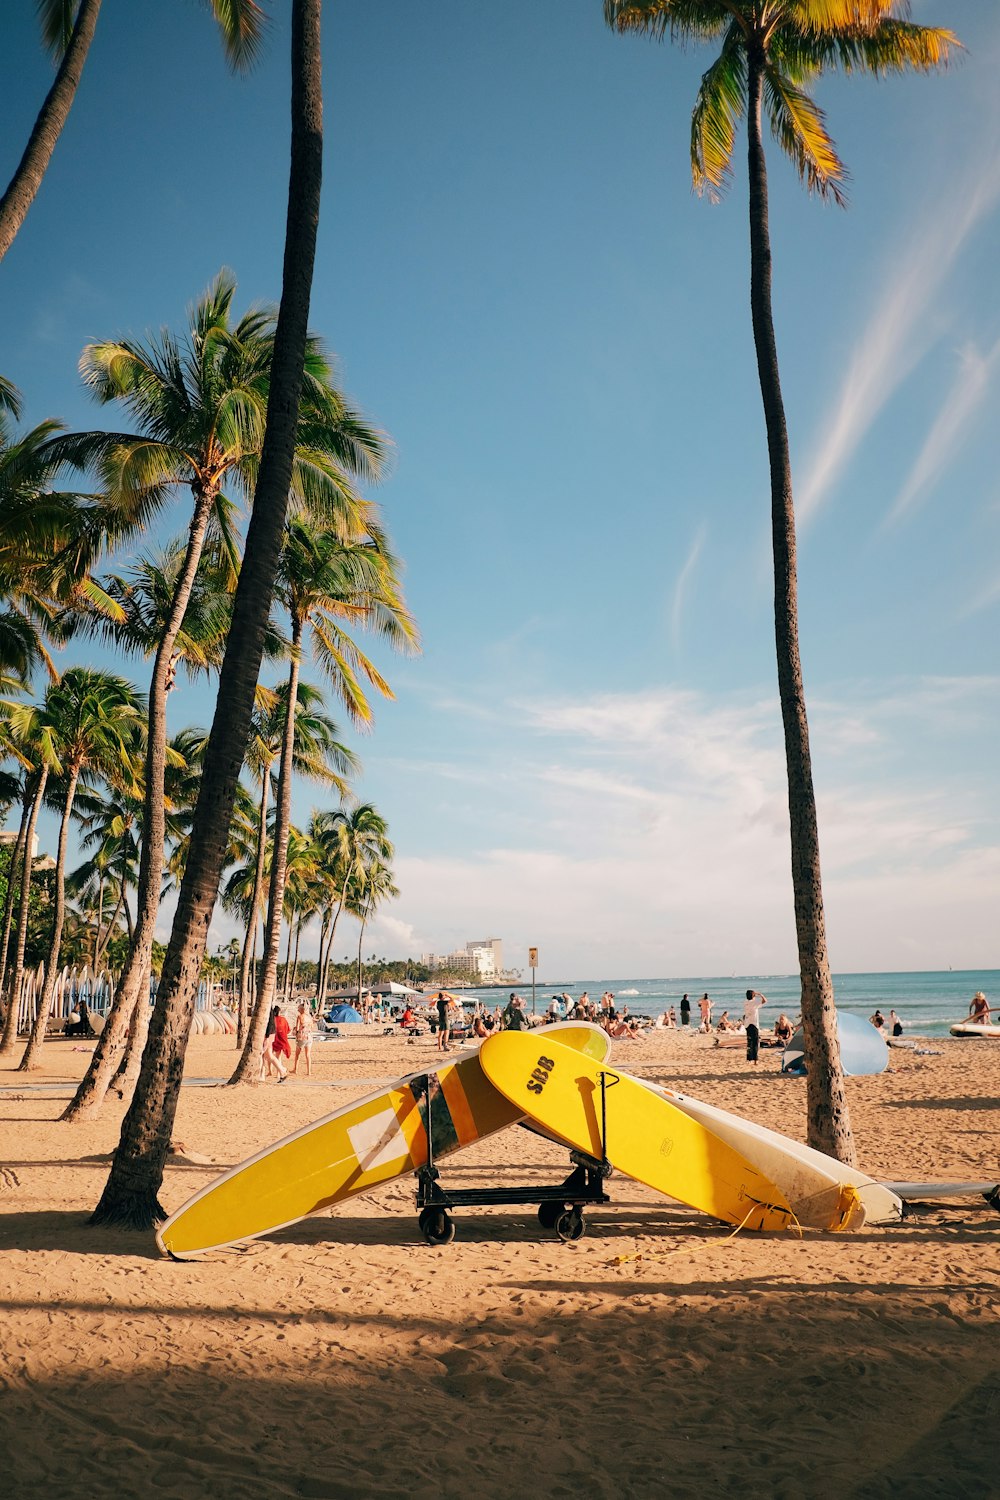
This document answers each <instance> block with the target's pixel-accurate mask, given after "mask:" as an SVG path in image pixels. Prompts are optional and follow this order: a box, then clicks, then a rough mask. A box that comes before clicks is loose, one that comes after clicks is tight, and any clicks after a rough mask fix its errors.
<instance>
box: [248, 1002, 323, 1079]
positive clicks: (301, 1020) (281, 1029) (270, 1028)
mask: <svg viewBox="0 0 1000 1500" xmlns="http://www.w3.org/2000/svg"><path fill="white" fill-rule="evenodd" d="M312 1039H313V1017H312V1011H311V1010H310V1009H309V1005H308V1002H307V1001H305V1000H300V1001H299V1004H298V1009H297V1011H296V1012H295V1019H294V1020H293V1021H292V1022H291V1023H289V1020H288V1017H287V1016H286V1015H285V1014H284V1012H283V1011H282V1009H281V1006H280V1005H273V1006H272V1007H271V1014H270V1015H269V1016H268V1018H267V1029H266V1031H265V1032H264V1042H263V1045H262V1047H261V1050H260V1081H261V1083H263V1082H264V1080H265V1079H267V1078H273V1077H274V1076H275V1074H277V1078H278V1082H279V1083H284V1082H285V1081H286V1080H287V1078H288V1075H289V1073H297V1072H298V1069H299V1063H300V1061H301V1062H303V1064H304V1070H305V1075H306V1077H307V1078H308V1077H309V1075H310V1073H311V1072H312ZM293 1041H294V1043H295V1061H294V1062H292V1048H291V1043H292V1042H293ZM283 1058H287V1059H288V1061H289V1062H292V1066H291V1067H290V1068H287V1067H286V1066H285V1064H284V1062H283V1061H282V1059H283Z"/></svg>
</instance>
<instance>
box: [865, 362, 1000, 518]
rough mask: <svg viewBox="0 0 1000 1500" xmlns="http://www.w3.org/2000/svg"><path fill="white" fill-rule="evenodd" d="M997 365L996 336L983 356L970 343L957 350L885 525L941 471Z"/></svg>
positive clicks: (910, 504)
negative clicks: (950, 380)
mask: <svg viewBox="0 0 1000 1500" xmlns="http://www.w3.org/2000/svg"><path fill="white" fill-rule="evenodd" d="M998 367H1000V339H998V340H997V342H996V343H995V344H994V345H993V348H992V349H991V350H990V351H989V353H988V354H986V355H983V354H981V353H980V352H979V350H978V349H976V348H975V347H974V346H973V345H967V346H966V347H965V348H964V349H962V350H961V351H960V353H959V361H958V370H957V375H956V378H955V382H954V384H953V385H952V388H951V390H950V392H949V393H948V396H947V398H946V400H945V402H944V404H943V406H942V407H941V410H940V411H939V413H938V415H937V418H936V419H935V421H934V423H933V425H932V426H931V429H930V431H929V432H928V434H927V437H926V439H925V440H924V444H923V447H922V448H921V450H920V452H919V453H918V454H917V457H916V459H915V461H914V463H913V467H912V468H911V470H910V472H909V474H908V475H907V476H906V479H905V481H904V483H903V487H902V489H901V490H900V492H899V494H898V495H897V497H896V502H895V504H894V505H893V507H892V510H891V511H890V512H889V515H888V517H887V524H891V523H893V522H895V521H898V520H900V519H901V518H902V517H903V516H904V515H905V513H906V512H907V511H908V510H911V509H912V508H913V506H914V505H915V504H916V502H917V501H918V500H919V499H920V498H921V497H922V496H923V495H925V494H926V492H927V490H928V489H929V488H930V486H931V485H932V484H933V483H934V481H935V480H936V479H937V478H938V477H939V475H940V474H941V473H942V472H943V471H944V468H945V465H946V464H947V462H948V460H949V459H950V458H951V456H952V454H953V453H954V452H955V449H956V448H957V446H958V443H959V440H960V438H961V437H962V436H963V434H964V433H965V432H966V431H967V430H968V428H969V426H970V425H971V423H972V420H973V418H974V417H975V416H976V414H977V412H978V411H979V410H980V408H981V407H982V405H983V402H984V401H985V399H986V396H987V394H988V393H989V390H990V386H991V385H992V383H993V381H994V378H995V376H996V373H997V369H998Z"/></svg>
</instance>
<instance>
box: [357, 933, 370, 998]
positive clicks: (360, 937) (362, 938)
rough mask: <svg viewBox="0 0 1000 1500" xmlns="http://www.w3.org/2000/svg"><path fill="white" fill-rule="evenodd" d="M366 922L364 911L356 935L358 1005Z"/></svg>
mask: <svg viewBox="0 0 1000 1500" xmlns="http://www.w3.org/2000/svg"><path fill="white" fill-rule="evenodd" d="M367 921H368V912H367V910H366V911H365V912H364V914H363V916H362V918H361V931H360V932H359V933H358V1004H359V1005H360V1004H361V975H362V965H361V945H362V943H363V942H364V940H365V925H366V923H367Z"/></svg>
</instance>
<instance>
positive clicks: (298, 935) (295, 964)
mask: <svg viewBox="0 0 1000 1500" xmlns="http://www.w3.org/2000/svg"><path fill="white" fill-rule="evenodd" d="M301 941H302V917H301V916H300V917H299V919H298V921H297V922H296V924H295V956H294V958H293V959H292V982H291V984H290V985H289V986H288V996H289V998H290V999H291V998H294V995H295V985H296V983H297V981H298V977H299V943H300V942H301Z"/></svg>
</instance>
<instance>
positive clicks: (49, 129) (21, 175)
mask: <svg viewBox="0 0 1000 1500" xmlns="http://www.w3.org/2000/svg"><path fill="white" fill-rule="evenodd" d="M100 9H101V0H81V4H80V9H79V10H78V11H77V16H76V22H75V24H74V26H73V32H72V35H71V37H70V41H69V46H68V47H67V48H66V51H65V53H64V54H63V59H62V62H61V63H60V64H59V71H58V72H57V73H56V76H55V81H54V82H53V84H52V87H51V88H50V89H49V92H48V94H47V95H46V96H45V103H44V104H43V105H42V107H41V110H40V111H39V113H38V118H37V119H36V121H35V125H34V129H33V130H32V132H31V135H30V136H29V138H28V144H27V146H26V147H25V150H24V155H23V156H22V157H21V160H20V162H19V164H18V168H17V171H16V172H15V173H14V176H13V177H12V178H11V180H10V184H9V186H8V188H7V191H6V192H5V193H4V195H3V198H2V199H0V260H3V258H4V256H5V255H6V254H7V251H8V250H9V249H10V247H11V245H12V244H13V243H14V237H15V235H16V234H17V231H18V230H19V229H20V227H21V225H22V224H23V223H24V220H25V218H26V217H27V213H28V209H29V208H30V207H31V205H32V203H33V202H34V201H35V195H36V194H37V192H38V189H39V188H40V187H41V185H42V178H43V177H44V176H45V172H46V168H47V167H48V165H49V162H50V160H51V159H52V153H53V151H54V150H55V148H56V142H57V141H58V139H59V136H60V134H61V132H62V128H63V126H64V125H65V124H66V121H67V119H68V117H69V112H70V109H71V108H72V106H73V100H74V99H75V98H76V89H77V85H78V83H79V82H80V75H81V73H82V72H83V65H84V63H85V62H86V61H87V53H88V52H89V50H90V44H91V42H92V41H93V39H94V32H95V30H96V28H97V17H98V14H99V12H100Z"/></svg>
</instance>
